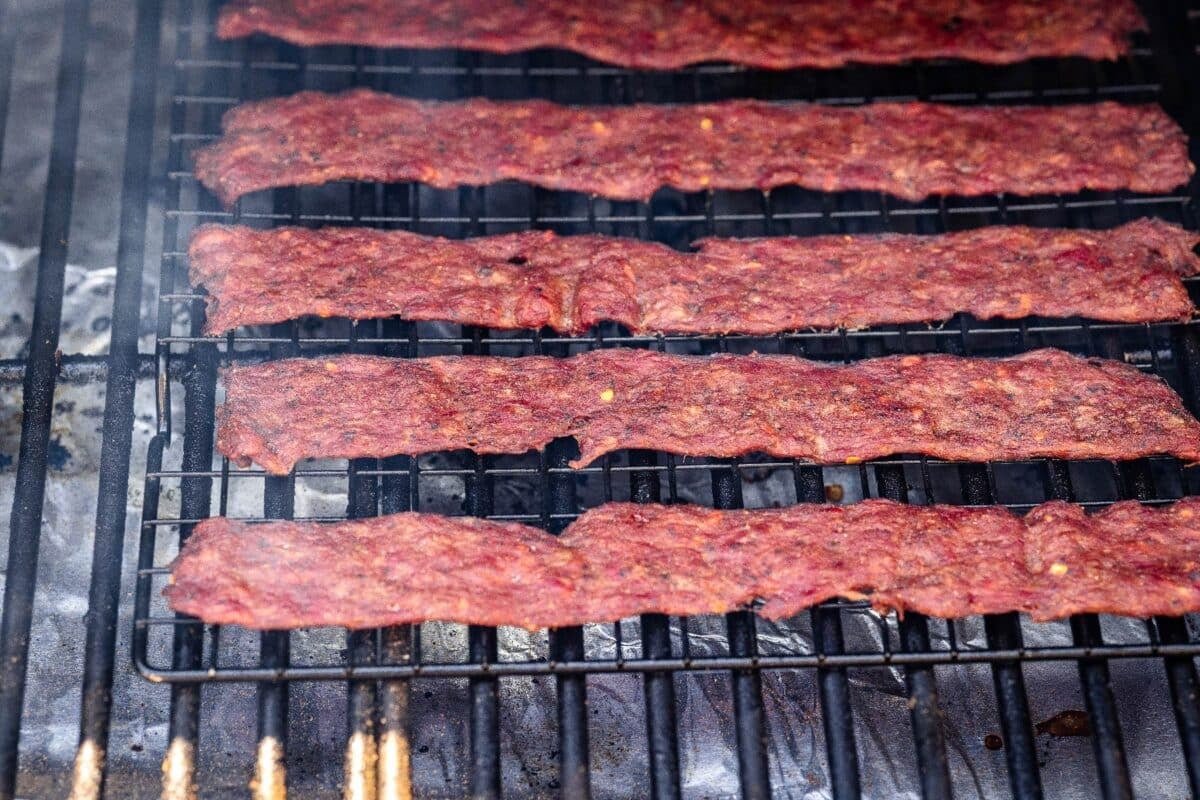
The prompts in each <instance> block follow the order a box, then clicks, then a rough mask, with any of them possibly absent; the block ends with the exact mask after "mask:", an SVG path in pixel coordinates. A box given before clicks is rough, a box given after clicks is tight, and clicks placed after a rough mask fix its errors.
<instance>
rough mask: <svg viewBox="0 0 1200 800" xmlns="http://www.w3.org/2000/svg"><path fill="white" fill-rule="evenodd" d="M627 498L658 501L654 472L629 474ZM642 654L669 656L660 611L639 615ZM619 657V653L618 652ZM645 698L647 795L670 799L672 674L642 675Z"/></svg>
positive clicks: (675, 766)
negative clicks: (648, 780)
mask: <svg viewBox="0 0 1200 800" xmlns="http://www.w3.org/2000/svg"><path fill="white" fill-rule="evenodd" d="M657 462H658V456H657V455H656V454H655V453H654V452H653V451H649V450H635V451H632V452H631V453H630V454H629V463H630V464H631V465H632V466H636V467H645V466H651V465H653V464H656V463H657ZM629 494H630V497H629V499H630V500H632V501H633V502H635V503H658V502H661V500H662V485H661V483H660V482H659V477H658V473H657V472H647V471H638V472H631V473H630V474H629ZM641 629H642V657H643V658H647V659H662V658H670V657H671V655H672V653H671V623H670V619H669V618H668V617H667V616H666V615H664V614H643V615H642V616H641ZM618 657H620V653H618ZM642 681H643V683H642V691H643V694H644V695H645V699H646V737H647V741H648V743H649V749H650V753H649V755H650V795H651V797H653V798H654V800H674V799H675V798H678V797H679V796H680V786H679V745H678V740H677V732H676V722H675V677H674V675H672V674H671V673H669V672H648V673H646V675H645V676H644V677H643V678H642Z"/></svg>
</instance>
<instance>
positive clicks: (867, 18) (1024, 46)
mask: <svg viewBox="0 0 1200 800" xmlns="http://www.w3.org/2000/svg"><path fill="white" fill-rule="evenodd" d="M1144 28H1145V22H1144V21H1143V19H1142V17H1141V15H1140V14H1139V13H1138V10H1137V8H1136V6H1135V5H1134V4H1133V3H1132V2H1130V1H1129V0H1116V1H1115V2H1114V1H1113V0H1076V1H1075V2H1072V1H1071V0H1052V1H1051V2H1045V1H1044V0H1042V1H1039V0H966V2H964V1H963V0H932V2H931V0H921V1H920V2H916V1H915V0H908V1H907V2H896V0H867V2H854V3H847V2H844V0H817V1H816V2H803V3H780V2H778V0H741V2H734V0H687V2H675V3H663V2H661V0H621V2H615V3H613V2H608V3H596V2H587V1H586V0H568V1H567V2H562V0H500V1H499V2H492V1H491V0H442V2H427V1H426V0H420V1H418V0H366V1H364V0H358V2H355V3H351V4H347V3H344V2H338V1H337V0H234V2H231V3H228V4H226V5H225V6H224V7H223V8H222V9H221V16H220V18H219V19H218V23H217V33H218V35H219V36H221V37H222V38H225V39H232V38H237V37H241V36H248V35H250V34H254V33H265V34H269V35H272V36H277V37H280V38H282V39H285V40H287V41H289V42H292V43H294V44H299V45H321V44H350V45H367V46H373V47H420V48H455V49H458V48H468V49H473V50H486V51H489V52H494V53H513V52H517V51H521V50H533V49H537V48H544V47H555V48H562V49H566V50H574V51H575V52H578V53H583V54H584V55H587V56H591V57H592V58H595V59H598V60H600V61H607V62H609V63H612V64H620V65H622V66H628V67H641V68H652V69H677V68H679V67H682V66H686V65H688V64H695V63H699V62H702V61H727V62H733V63H737V64H748V65H752V66H756V67H765V68H768V69H787V68H792V67H838V66H842V65H845V64H847V63H851V62H857V63H871V64H895V63H899V62H904V61H908V60H910V59H918V58H962V59H969V60H971V61H982V62H986V63H991V64H1007V63H1011V62H1014V61H1022V60H1025V59H1028V58H1036V57H1042V56H1084V57H1087V58H1096V59H1101V58H1104V59H1112V58H1117V57H1118V56H1121V55H1123V54H1125V53H1126V52H1128V49H1129V41H1128V40H1129V34H1130V33H1132V32H1133V31H1137V30H1143V29H1144Z"/></svg>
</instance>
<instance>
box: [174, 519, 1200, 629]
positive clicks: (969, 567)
mask: <svg viewBox="0 0 1200 800" xmlns="http://www.w3.org/2000/svg"><path fill="white" fill-rule="evenodd" d="M1198 513H1200V499H1197V498H1186V499H1184V500H1180V501H1179V502H1177V503H1175V504H1173V505H1172V506H1169V507H1167V508H1163V509H1153V508H1148V507H1144V506H1141V505H1139V504H1137V503H1134V502H1122V503H1117V504H1115V505H1113V506H1111V507H1110V508H1108V509H1106V510H1104V511H1101V512H1099V513H1096V514H1093V515H1090V516H1089V515H1087V514H1084V513H1083V511H1082V510H1081V509H1079V508H1078V507H1077V506H1072V505H1069V504H1067V503H1063V502H1058V501H1056V502H1051V503H1046V504H1044V505H1041V506H1039V507H1037V508H1035V509H1034V510H1033V511H1032V512H1030V514H1029V515H1027V516H1026V517H1024V518H1022V517H1018V516H1016V515H1014V514H1012V513H1010V512H1008V511H1006V510H1004V509H1003V508H998V507H989V508H966V507H954V506H927V507H919V506H906V505H901V504H898V503H893V502H890V501H887V500H867V501H864V502H861V503H856V504H854V505H849V506H827V505H824V506H823V505H809V504H802V505H796V506H790V507H787V508H782V509H764V510H753V511H717V510H713V509H708V508H700V507H696V506H662V505H635V504H631V503H611V504H608V505H604V506H601V507H599V508H596V509H593V510H591V511H588V512H586V513H584V514H583V515H582V516H581V517H580V518H579V519H578V520H577V521H576V522H574V523H573V524H572V525H571V526H570V527H569V528H568V529H567V531H566V532H565V533H564V534H563V535H562V536H561V537H557V538H556V537H554V536H552V535H550V534H547V533H545V532H543V531H541V530H538V529H536V528H531V527H528V526H525V525H519V524H514V523H502V522H491V521H486V520H481V519H476V518H450V517H439V516H434V515H429V514H418V513H404V514H394V515H391V516H385V517H377V518H373V519H367V520H355V521H348V522H341V523H336V524H319V523H297V522H272V523H266V524H248V523H243V522H237V521H234V520H230V519H226V518H217V519H211V520H206V521H204V522H202V523H200V524H199V525H198V526H197V527H196V529H195V531H194V533H193V534H192V536H191V537H190V538H189V539H188V541H187V542H186V543H185V545H184V546H183V549H182V551H181V553H180V555H179V557H178V558H177V559H176V561H175V564H174V567H173V570H172V579H171V584H170V585H169V586H168V588H167V590H166V594H167V596H168V599H169V602H170V605H171V607H172V608H173V609H175V610H176V611H181V612H184V613H187V614H193V615H195V616H198V617H200V618H201V619H203V620H205V621H206V622H209V623H215V624H238V625H245V626H248V627H253V628H264V629H287V628H300V627H309V626H319V625H340V626H346V627H352V628H366V627H377V626H383V625H394V624H400V623H409V622H422V621H425V620H447V621H453V622H461V623H473V624H480V625H515V626H520V627H524V628H530V629H534V628H541V627H561V626H566V625H578V624H582V623H587V622H604V621H611V620H614V619H621V618H624V617H629V616H633V615H635V614H640V613H647V612H659V613H667V614H677V615H694V614H716V613H723V612H726V611H732V610H735V609H738V608H743V607H745V606H747V605H748V604H749V603H751V602H752V601H755V600H761V601H763V605H762V607H761V609H760V613H761V614H762V615H763V616H764V617H767V618H768V619H782V618H786V617H789V616H792V615H794V614H796V613H798V612H799V611H801V610H802V609H804V608H807V607H809V606H811V605H813V604H815V603H818V602H821V601H823V600H827V599H830V598H833V597H839V596H841V597H851V598H857V597H861V596H863V594H864V593H868V592H869V593H870V598H871V602H872V604H873V605H874V606H876V607H877V608H880V609H889V608H890V609H897V610H901V611H903V610H912V611H917V612H920V613H924V614H930V615H933V616H939V617H944V618H954V617H961V616H967V615H972V614H995V613H1003V612H1008V611H1020V612H1025V613H1028V614H1030V615H1031V616H1032V617H1033V618H1034V619H1036V620H1046V619H1054V618H1058V617H1064V616H1068V615H1070V614H1074V613H1079V612H1094V613H1109V614H1121V615H1127V616H1134V617H1148V616H1152V615H1155V614H1167V615H1178V614H1183V613H1186V612H1192V611H1200V516H1197V514H1198ZM1114 545H1116V546H1114ZM864 553H867V554H869V557H865V558H864V557H863V554H864ZM267 575H269V576H270V580H266V579H265V576H267Z"/></svg>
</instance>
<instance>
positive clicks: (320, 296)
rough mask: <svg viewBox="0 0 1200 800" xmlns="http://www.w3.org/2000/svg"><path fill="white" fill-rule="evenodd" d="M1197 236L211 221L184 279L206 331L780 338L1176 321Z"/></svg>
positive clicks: (1144, 222) (1153, 231) (1155, 224)
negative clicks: (194, 292) (879, 330)
mask: <svg viewBox="0 0 1200 800" xmlns="http://www.w3.org/2000/svg"><path fill="white" fill-rule="evenodd" d="M1197 242H1200V236H1197V235H1196V234H1194V233H1191V232H1189V231H1185V230H1183V229H1182V228H1179V227H1176V226H1174V225H1170V224H1167V223H1165V222H1161V221H1158V220H1150V219H1141V220H1138V221H1136V222H1131V223H1129V224H1127V225H1123V226H1121V227H1119V228H1115V229H1113V230H1106V231H1079V230H1054V229H1046V228H1024V227H994V228H982V229H978V230H971V231H964V232H961V233H952V234H946V235H943V236H903V235H896V234H885V235H882V236H858V237H849V236H814V237H810V238H804V239H800V238H790V237H788V238H772V239H704V240H702V241H701V242H700V243H699V245H700V249H699V252H698V253H681V252H679V251H676V250H673V249H671V248H669V247H667V246H665V245H661V244H656V243H651V242H642V241H638V240H635V239H614V238H609V237H606V236H570V237H560V236H556V235H555V234H554V233H552V232H550V231H529V232H524V233H511V234H505V235H502V236H489V237H483V238H479V239H467V240H463V241H459V240H450V239H441V238H437V237H432V236H420V235H418V234H414V233H408V232H406V231H380V230H373V229H370V228H323V229H321V230H309V229H306V228H274V229H272V230H256V229H254V228H246V227H239V226H234V227H223V226H216V225H206V226H204V227H202V228H200V229H199V230H198V231H197V232H196V234H195V236H193V238H192V241H191V246H190V247H189V249H188V256H189V260H190V264H191V277H192V282H193V283H194V284H196V285H203V286H204V287H206V288H207V289H208V292H209V295H208V297H207V303H208V316H207V323H206V327H205V331H206V332H207V333H210V334H218V333H223V332H224V331H227V330H231V329H233V328H236V327H238V326H240V325H256V324H264V323H272V322H283V321H285V320H290V319H295V318H296V317H300V316H303V315H305V314H316V315H318V316H339V317H351V318H353V319H374V318H379V317H390V316H393V315H398V316H401V317H404V318H405V319H410V320H446V321H450V322H457V323H461V324H463V325H480V326H483V327H488V328H534V329H536V328H542V327H547V326H548V327H550V328H553V329H554V330H556V331H559V332H561V333H582V332H583V331H586V330H588V328H590V327H591V326H593V325H595V324H597V323H599V322H604V321H606V320H611V321H615V322H620V323H622V324H623V325H625V326H626V327H628V328H629V329H631V330H633V331H635V332H664V333H730V332H740V333H776V332H779V331H787V330H796V329H799V328H809V327H812V328H836V327H844V328H860V327H865V326H869V325H878V324H886V323H904V322H927V321H935V320H943V319H948V318H950V317H952V316H953V315H954V314H955V313H957V312H960V311H965V312H969V313H971V314H974V315H975V316H976V317H978V318H981V319H982V318H989V317H1007V318H1017V317H1024V316H1029V315H1040V316H1048V317H1069V316H1083V317H1088V318H1091V319H1099V320H1107V321H1117V322H1151V321H1156V320H1172V319H1186V318H1187V317H1189V316H1190V315H1191V313H1192V311H1193V306H1192V301H1191V299H1190V298H1189V297H1188V292H1187V289H1186V288H1185V287H1184V285H1183V282H1182V280H1180V278H1181V276H1183V275H1192V274H1195V273H1196V272H1200V259H1198V258H1197V257H1196V255H1195V254H1194V253H1193V252H1192V247H1194V246H1195V245H1196V243H1197Z"/></svg>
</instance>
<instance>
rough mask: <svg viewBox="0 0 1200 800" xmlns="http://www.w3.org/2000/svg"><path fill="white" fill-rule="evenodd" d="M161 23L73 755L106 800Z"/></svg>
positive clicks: (135, 137)
mask: <svg viewBox="0 0 1200 800" xmlns="http://www.w3.org/2000/svg"><path fill="white" fill-rule="evenodd" d="M161 23H162V9H161V4H160V3H158V2H156V1H155V0H139V2H138V4H137V21H136V27H135V30H134V51H133V78H132V86H131V90H130V104H129V116H128V121H127V124H126V145H125V164H124V173H123V176H122V182H121V218H120V223H119V236H118V240H117V277H116V285H115V287H114V290H113V311H112V329H111V330H112V338H111V340H110V344H109V356H108V360H107V364H108V378H107V384H106V390H105V401H104V433H103V444H102V446H101V451H100V482H99V491H98V500H97V506H96V535H95V541H94V544H93V549H92V577H91V584H90V586H89V590H88V625H87V632H86V637H87V638H86V641H85V643H84V665H83V688H82V698H83V699H82V709H81V712H80V731H79V736H80V741H79V750H78V752H77V754H76V759H75V775H74V780H73V782H72V783H73V785H72V790H71V797H72V800H87V798H98V797H100V796H102V795H103V794H104V780H105V775H106V770H105V768H104V767H105V763H106V761H107V753H108V727H109V717H110V711H111V707H112V694H111V690H112V680H113V659H114V650H115V646H116V636H117V614H118V606H119V603H120V588H121V567H122V563H121V562H122V558H121V556H122V551H123V549H124V546H125V513H126V507H127V499H126V498H127V495H128V491H129V459H130V453H131V448H132V443H133V404H134V392H135V389H136V387H137V379H138V377H139V375H140V372H141V370H140V366H141V359H140V357H139V355H138V328H139V325H138V323H139V320H140V319H141V291H142V272H143V267H144V264H145V250H146V247H145V245H146V212H147V200H148V195H149V190H150V156H151V152H152V150H153V143H154V100H155V90H156V87H157V79H158V55H159V41H160V35H161V30H160V29H161ZM0 25H2V23H0ZM0 117H2V113H0ZM0 124H2V123H0ZM2 136H3V133H2V131H0V137H2Z"/></svg>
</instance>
